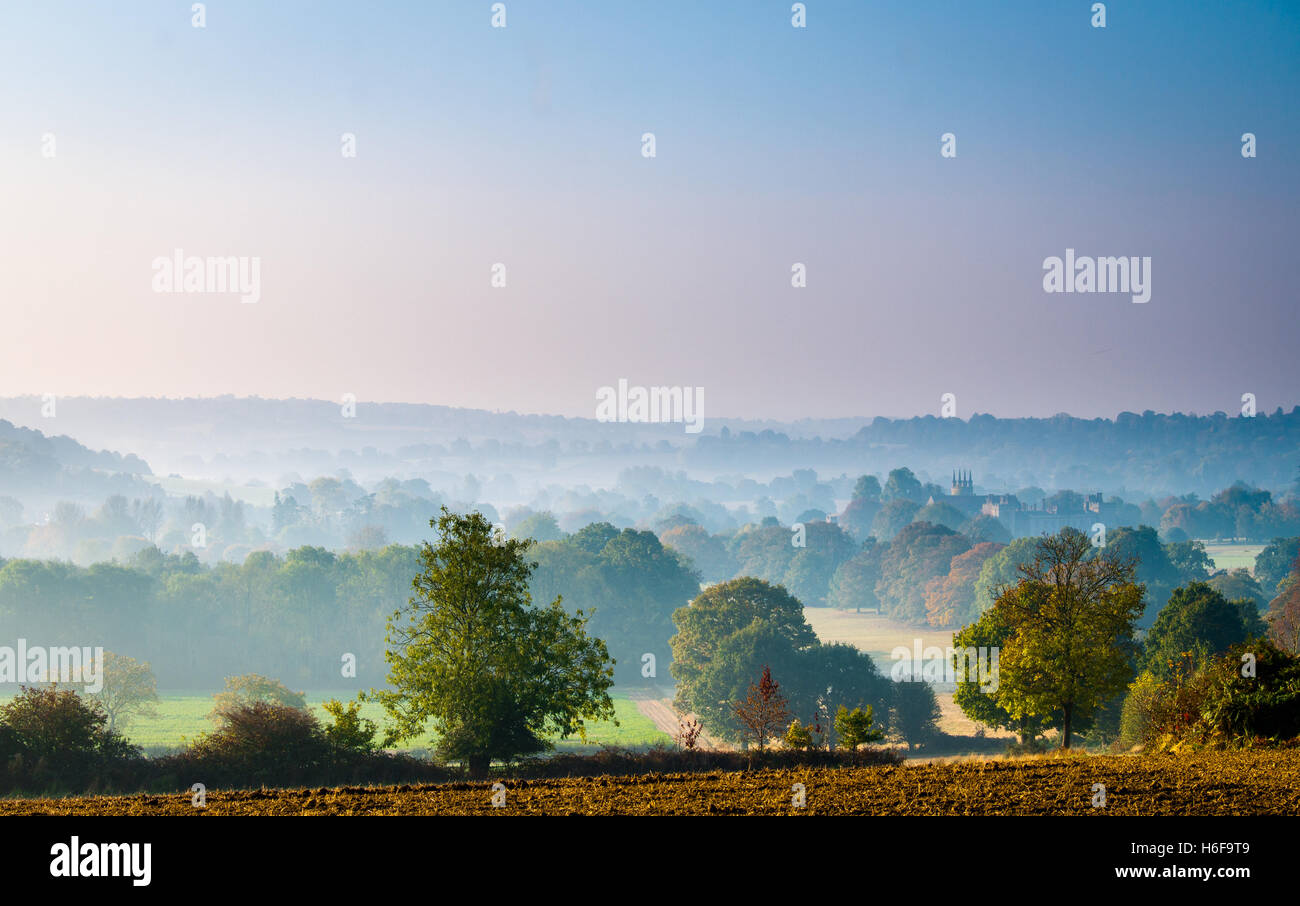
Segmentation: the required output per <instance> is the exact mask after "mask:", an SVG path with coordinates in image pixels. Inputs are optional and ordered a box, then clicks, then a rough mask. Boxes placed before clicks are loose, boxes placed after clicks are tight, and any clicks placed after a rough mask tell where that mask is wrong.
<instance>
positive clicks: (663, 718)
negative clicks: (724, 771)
mask: <svg viewBox="0 0 1300 906" xmlns="http://www.w3.org/2000/svg"><path fill="white" fill-rule="evenodd" d="M627 697H628V699H629V700H631V701H633V702H636V709H637V710H638V711H640V712H641V713H642V714H644V715H645V716H646V717H648V718H650V719H651V720H652V721H654V725H655V726H656V727H658V728H659V729H660V730H662V731H663V732H665V733H667V734H668V735H669V736H672V737H674V738H676V736H677V730H678V727H677V712H676V711H675V710H674V709H673V697H672V695H671V694H669V692H668V690H667V689H664V688H662V687H660V686H651V687H649V688H642V689H630V690H628V693H627ZM689 716H691V717H694V716H695V715H694V714H692V715H689ZM697 745H699V747H700V748H702V749H717V750H720V751H730V750H731V749H733V748H734V746H730V745H728V744H727V743H725V742H723V741H722V740H720V739H716V738H715V737H713V736H710V735H709V734H708V733H707V732H703V733H701V734H700V738H699V741H698V743H697Z"/></svg>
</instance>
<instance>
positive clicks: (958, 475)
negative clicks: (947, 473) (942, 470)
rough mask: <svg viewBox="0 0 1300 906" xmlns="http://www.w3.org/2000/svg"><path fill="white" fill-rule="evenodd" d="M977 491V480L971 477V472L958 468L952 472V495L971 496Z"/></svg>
mask: <svg viewBox="0 0 1300 906" xmlns="http://www.w3.org/2000/svg"><path fill="white" fill-rule="evenodd" d="M974 493H975V482H974V480H973V479H972V478H971V477H970V472H963V471H962V470H961V469H957V470H956V471H954V472H953V473H952V496H954V497H970V496H971V495H973V494H974Z"/></svg>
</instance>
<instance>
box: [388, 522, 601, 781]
mask: <svg viewBox="0 0 1300 906" xmlns="http://www.w3.org/2000/svg"><path fill="white" fill-rule="evenodd" d="M430 525H435V522H434V521H431V522H430ZM436 527H437V530H438V542H437V544H436V545H435V544H430V543H429V542H425V543H424V545H423V546H422V547H421V550H420V562H421V566H422V571H421V572H420V574H419V575H418V576H416V577H415V579H414V580H413V582H412V585H413V587H414V590H415V594H414V596H413V597H412V598H411V599H410V601H409V602H408V604H407V606H406V607H405V608H401V609H399V610H397V611H396V612H395V613H394V614H393V616H392V618H391V619H390V620H389V632H388V636H387V640H388V643H389V646H390V647H389V650H388V652H387V655H386V658H387V661H388V664H389V684H390V686H391V689H387V690H379V691H376V692H373V693H372V695H373V696H374V697H375V698H377V699H378V700H379V701H381V702H382V703H383V705H384V707H385V710H386V711H387V712H388V715H389V717H390V718H391V719H392V721H393V725H392V726H391V728H390V730H389V734H388V740H387V741H388V742H390V743H391V742H394V741H397V740H400V739H408V738H411V737H414V736H417V735H419V734H420V733H422V732H423V731H424V729H425V726H426V724H427V723H428V722H429V721H430V720H432V721H433V725H434V729H435V731H436V732H437V734H438V736H439V737H440V742H439V752H440V754H442V755H443V756H444V757H447V758H455V759H459V760H463V761H464V762H466V763H467V764H468V766H469V770H470V774H471V776H473V777H476V778H481V777H484V776H486V775H487V771H488V767H489V765H490V764H491V762H492V760H493V759H503V760H504V759H512V758H515V757H517V756H520V755H527V754H532V753H535V752H539V751H543V750H545V749H547V748H549V746H550V743H549V741H548V738H547V737H548V736H551V735H559V736H560V737H567V736H569V735H571V734H574V733H577V734H578V735H580V736H583V737H584V738H585V724H584V721H586V720H602V719H610V718H612V717H613V715H614V705H613V701H612V700H611V699H610V697H609V688H610V686H611V685H612V684H613V667H612V663H613V662H612V660H611V659H610V657H609V652H608V650H607V649H606V647H605V643H604V642H603V641H601V640H600V639H596V638H592V637H590V636H588V635H587V631H586V623H587V620H586V617H585V616H584V615H583V614H582V613H581V612H579V613H576V614H569V613H568V612H567V611H565V609H564V608H563V606H561V603H560V598H558V597H557V598H556V599H555V600H553V601H552V602H551V603H550V604H548V605H546V606H540V607H538V606H534V605H533V603H532V598H531V596H530V595H529V592H528V578H529V574H530V573H531V572H532V569H533V564H532V563H530V562H529V561H528V559H527V552H528V548H529V546H530V544H531V542H530V541H525V540H518V539H508V540H507V539H502V538H501V537H500V536H499V535H497V534H495V533H494V531H493V527H492V524H491V523H490V522H489V521H488V520H487V519H486V518H485V517H484V516H483V515H481V514H479V513H469V514H466V515H460V514H456V513H452V512H449V511H448V510H447V509H446V507H444V508H443V509H442V515H441V516H439V517H438V519H437V520H436Z"/></svg>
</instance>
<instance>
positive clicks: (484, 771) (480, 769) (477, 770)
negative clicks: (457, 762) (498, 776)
mask: <svg viewBox="0 0 1300 906" xmlns="http://www.w3.org/2000/svg"><path fill="white" fill-rule="evenodd" d="M491 764H492V759H491V758H489V757H488V756H487V755H471V756H470V757H469V779H470V780H487V775H488V768H489V767H490V766H491Z"/></svg>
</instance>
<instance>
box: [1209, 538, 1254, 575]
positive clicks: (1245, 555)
mask: <svg viewBox="0 0 1300 906" xmlns="http://www.w3.org/2000/svg"><path fill="white" fill-rule="evenodd" d="M1263 549H1264V545H1262V544H1207V545H1205V553H1207V554H1208V555H1209V557H1210V559H1211V560H1213V561H1214V565H1215V567H1216V568H1217V569H1242V568H1245V569H1248V570H1250V572H1251V575H1254V573H1255V558H1256V557H1258V556H1259V552H1260V551H1262V550H1263Z"/></svg>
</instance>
